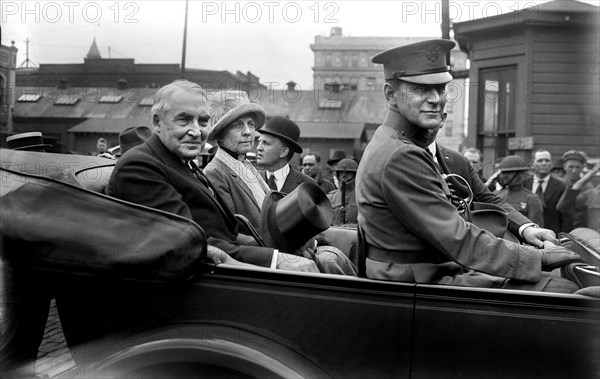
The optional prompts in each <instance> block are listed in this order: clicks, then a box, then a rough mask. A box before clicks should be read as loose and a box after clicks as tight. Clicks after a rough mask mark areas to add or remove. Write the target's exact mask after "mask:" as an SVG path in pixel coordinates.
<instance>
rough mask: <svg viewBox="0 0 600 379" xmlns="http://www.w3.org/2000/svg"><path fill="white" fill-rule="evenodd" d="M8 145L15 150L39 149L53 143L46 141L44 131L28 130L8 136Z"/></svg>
mask: <svg viewBox="0 0 600 379" xmlns="http://www.w3.org/2000/svg"><path fill="white" fill-rule="evenodd" d="M6 147H8V148H9V149H13V150H29V151H38V150H44V148H46V147H52V145H50V144H47V143H44V138H43V137H42V133H40V132H28V133H20V134H15V135H12V136H8V137H6Z"/></svg>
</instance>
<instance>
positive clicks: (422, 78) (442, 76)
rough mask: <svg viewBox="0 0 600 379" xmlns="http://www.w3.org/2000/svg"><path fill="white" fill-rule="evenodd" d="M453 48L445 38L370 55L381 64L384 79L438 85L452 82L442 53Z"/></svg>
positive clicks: (453, 43)
mask: <svg viewBox="0 0 600 379" xmlns="http://www.w3.org/2000/svg"><path fill="white" fill-rule="evenodd" d="M455 45H456V43H455V42H453V41H449V40H446V39H432V40H427V41H421V42H416V43H411V44H408V45H404V46H400V47H395V48H393V49H389V50H386V51H384V52H382V53H379V54H377V55H376V56H374V57H373V58H372V59H371V61H372V62H373V63H381V64H383V74H384V76H385V79H386V80H388V79H394V78H395V79H400V80H403V81H405V82H410V83H419V84H442V83H448V82H449V81H451V80H452V75H450V73H449V71H450V66H448V62H447V61H446V54H448V52H450V50H452V48H453V47H454V46H455Z"/></svg>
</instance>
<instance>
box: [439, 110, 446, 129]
mask: <svg viewBox="0 0 600 379" xmlns="http://www.w3.org/2000/svg"><path fill="white" fill-rule="evenodd" d="M447 117H448V113H446V112H444V114H442V122H441V123H440V129H441V128H443V127H444V125H446V118H447Z"/></svg>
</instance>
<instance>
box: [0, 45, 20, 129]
mask: <svg viewBox="0 0 600 379" xmlns="http://www.w3.org/2000/svg"><path fill="white" fill-rule="evenodd" d="M17 51H18V49H17V48H16V47H15V42H14V41H12V43H11V46H5V45H1V46H0V106H1V108H0V130H1V131H3V132H7V133H10V132H12V129H13V125H12V113H13V110H14V107H15V83H16V70H17ZM3 140H4V138H3Z"/></svg>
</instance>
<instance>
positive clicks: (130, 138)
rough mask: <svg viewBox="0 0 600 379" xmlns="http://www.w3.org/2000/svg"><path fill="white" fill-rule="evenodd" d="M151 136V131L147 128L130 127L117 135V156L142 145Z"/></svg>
mask: <svg viewBox="0 0 600 379" xmlns="http://www.w3.org/2000/svg"><path fill="white" fill-rule="evenodd" d="M151 136H152V129H150V128H149V127H147V126H130V127H128V128H125V129H124V130H123V131H122V132H121V133H119V150H120V153H119V156H122V155H123V154H125V153H126V152H127V151H129V150H131V149H132V148H134V147H136V146H138V145H141V144H143V143H144V142H146V140H148V138H150V137H151Z"/></svg>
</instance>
